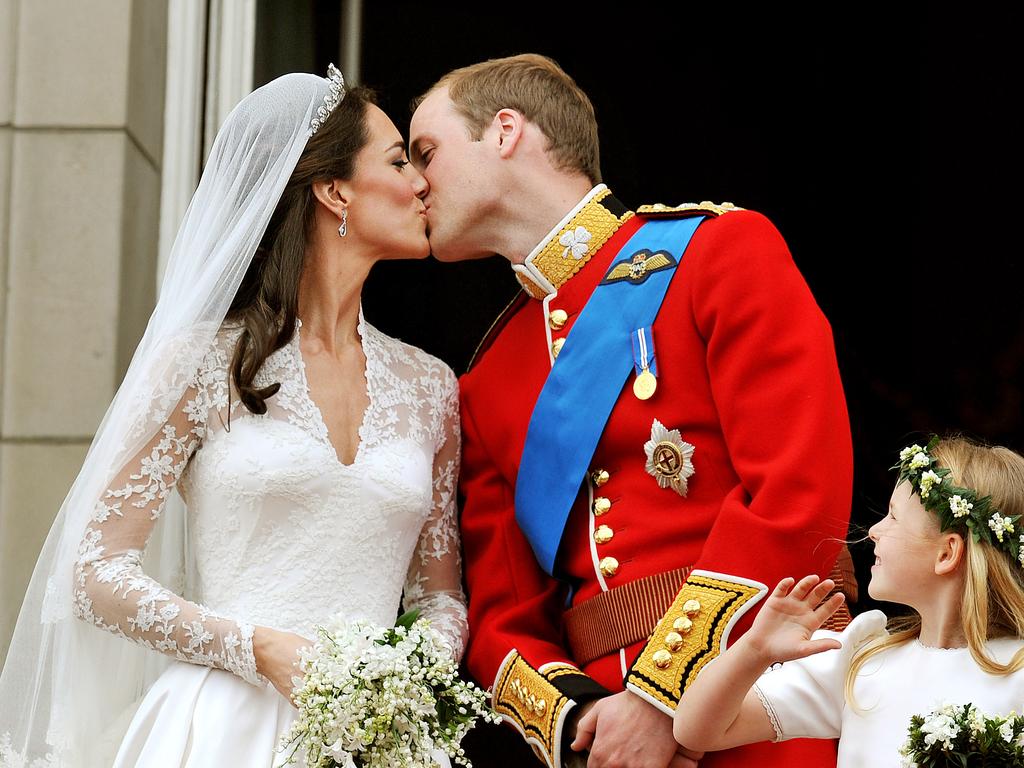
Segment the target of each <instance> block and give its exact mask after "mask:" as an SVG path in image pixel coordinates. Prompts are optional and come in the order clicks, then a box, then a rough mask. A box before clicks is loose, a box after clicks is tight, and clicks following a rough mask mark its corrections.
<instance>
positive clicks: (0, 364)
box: [0, 0, 13, 434]
mask: <svg viewBox="0 0 1024 768" xmlns="http://www.w3.org/2000/svg"><path fill="white" fill-rule="evenodd" d="M2 2H4V0H0V3H2ZM12 140H13V136H12V131H11V129H10V128H3V127H0V371H2V370H3V368H4V342H3V340H4V328H5V326H6V317H7V313H6V311H5V310H6V306H7V246H8V241H9V240H10V231H11V230H10V218H9V213H10V205H9V204H10V194H9V193H10V189H11V141H12ZM3 397H4V390H3V380H2V378H0V402H3ZM0 434H2V432H0Z"/></svg>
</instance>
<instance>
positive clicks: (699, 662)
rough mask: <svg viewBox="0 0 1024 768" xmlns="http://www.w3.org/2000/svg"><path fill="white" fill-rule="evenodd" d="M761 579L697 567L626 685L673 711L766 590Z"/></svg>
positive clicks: (648, 643)
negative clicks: (701, 569) (734, 628)
mask: <svg viewBox="0 0 1024 768" xmlns="http://www.w3.org/2000/svg"><path fill="white" fill-rule="evenodd" d="M767 592H768V587H766V586H765V585H764V584H762V583H761V582H759V581H751V580H750V579H744V578H742V577H740V576H731V575H729V574H724V573H713V572H711V571H697V570H695V571H693V572H692V573H691V574H690V577H689V578H688V579H687V581H686V583H685V584H684V585H683V588H682V589H680V590H679V594H678V595H676V599H675V600H674V601H673V603H672V606H671V607H670V608H669V609H668V612H667V613H666V614H665V615H664V616H663V617H662V619H661V621H660V622H658V626H656V627H655V628H654V632H652V633H651V637H650V639H649V640H648V641H647V645H646V646H644V649H643V651H641V653H640V655H639V656H638V657H637V659H636V661H635V662H633V666H632V667H631V668H630V670H629V672H628V673H627V675H626V680H625V683H626V688H627V689H629V690H630V691H632V692H633V693H635V694H637V695H638V696H640V697H641V698H642V699H645V700H646V701H648V702H650V703H651V704H653V705H654V706H656V707H657V708H658V709H660V710H661V711H662V712H664V713H666V714H668V715H671V714H672V713H673V712H674V711H675V708H676V705H677V704H678V703H679V697H680V696H682V695H683V691H684V690H686V687H687V686H688V685H689V684H690V683H691V682H693V680H694V679H696V677H697V674H698V673H699V672H700V671H701V669H703V668H704V665H705V664H707V663H708V662H709V661H711V660H712V659H713V658H715V657H716V656H717V655H718V654H719V653H721V652H722V651H724V650H725V648H726V645H727V643H728V639H729V632H730V631H731V630H732V628H733V626H735V624H736V622H737V621H739V619H740V617H741V616H742V615H743V614H744V613H746V612H747V611H748V610H750V609H751V608H752V607H753V606H754V605H756V604H757V603H758V601H760V600H761V598H763V597H764V596H765V594H767Z"/></svg>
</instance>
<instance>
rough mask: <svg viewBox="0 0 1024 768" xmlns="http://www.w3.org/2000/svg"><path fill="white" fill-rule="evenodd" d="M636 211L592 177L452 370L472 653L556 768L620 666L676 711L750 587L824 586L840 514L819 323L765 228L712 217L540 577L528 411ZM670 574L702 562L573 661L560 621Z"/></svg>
mask: <svg viewBox="0 0 1024 768" xmlns="http://www.w3.org/2000/svg"><path fill="white" fill-rule="evenodd" d="M702 205H703V204H702ZM645 208H647V207H642V208H641V209H640V210H641V213H640V214H634V213H633V212H631V211H628V210H626V209H625V208H624V207H623V206H622V205H621V203H619V202H618V201H617V200H615V198H614V197H612V196H611V195H610V193H609V192H608V191H607V189H606V188H604V186H603V185H601V186H598V187H596V188H595V189H594V190H592V191H591V193H590V194H589V195H588V196H587V197H586V198H585V199H584V200H583V201H582V202H581V204H580V205H579V206H577V208H576V209H574V211H572V212H570V214H569V215H568V216H567V217H566V219H565V220H563V221H562V222H561V223H560V224H559V226H557V227H555V229H554V230H552V232H551V233H550V235H549V237H548V238H546V239H545V241H544V242H542V243H541V244H540V245H539V246H538V248H537V249H535V251H534V252H533V254H531V256H530V257H529V258H528V259H527V262H526V264H524V265H519V266H517V267H514V268H515V269H516V270H517V272H518V276H519V279H520V282H521V283H522V284H523V286H524V289H525V293H524V295H523V296H522V297H521V298H520V299H519V300H517V301H516V302H514V303H513V305H512V306H511V307H510V308H509V310H507V311H506V314H505V316H504V317H503V318H502V320H501V321H500V323H499V324H498V325H497V326H496V327H497V330H495V331H492V333H491V334H490V337H489V339H488V340H485V345H484V346H483V350H482V352H480V353H479V354H478V355H477V359H476V361H475V364H474V365H473V366H472V368H471V370H470V371H469V372H468V373H466V374H465V375H464V376H463V377H462V379H461V409H462V427H463V435H464V438H463V458H462V469H461V481H460V488H461V493H462V495H463V497H464V504H463V507H462V536H463V545H464V551H465V573H466V580H467V586H468V590H469V623H470V627H471V638H470V643H469V648H468V650H467V662H468V666H469V669H470V671H471V673H472V674H473V675H474V676H475V677H476V678H477V679H479V680H480V681H481V682H482V683H483V684H484V685H490V684H492V682H493V703H494V706H495V707H496V708H497V710H498V711H499V712H500V713H501V714H502V715H503V717H504V719H505V720H506V721H507V722H509V723H511V724H512V725H513V726H515V727H516V728H517V729H518V730H519V731H520V732H521V733H522V734H523V735H524V736H525V737H526V739H527V740H528V741H529V742H530V744H531V745H532V746H533V747H534V749H535V751H536V752H537V753H538V755H539V756H540V757H542V758H543V759H544V760H545V761H546V762H547V763H548V764H549V765H551V766H557V765H559V764H560V762H561V759H562V757H564V755H563V754H562V750H563V745H562V736H563V733H562V729H563V725H564V723H565V722H567V720H568V715H569V712H570V711H571V710H572V708H573V707H574V706H576V705H579V704H582V703H583V702H585V701H588V700H591V699H593V698H595V697H597V696H601V695H606V694H607V693H608V692H610V691H621V690H622V689H623V684H624V683H623V680H624V677H626V676H627V674H628V677H629V682H630V686H629V687H630V689H631V690H633V691H634V692H636V693H638V694H641V695H642V696H643V697H644V698H646V699H647V700H648V701H650V702H651V703H652V704H654V705H656V706H659V707H660V708H662V709H663V710H664V711H666V712H671V711H672V709H674V706H675V703H676V702H677V701H678V697H679V694H680V693H681V691H682V690H683V689H684V688H685V685H686V684H687V682H688V681H689V680H690V679H692V677H693V676H694V675H695V674H696V672H697V671H699V669H700V667H701V666H702V665H703V664H704V663H706V661H708V660H710V658H712V657H713V656H714V655H715V654H716V653H717V652H718V651H719V650H720V648H721V646H722V645H723V644H724V643H725V641H726V639H727V637H726V636H727V635H729V634H730V633H731V637H732V638H733V639H735V637H737V636H738V635H739V634H740V633H741V632H742V631H743V630H745V629H746V627H747V626H749V620H750V617H751V616H752V615H753V613H755V612H756V611H749V612H747V613H746V615H743V616H742V617H741V618H739V620H738V621H737V617H738V616H739V615H740V614H741V613H742V612H743V610H745V609H746V608H747V607H750V606H751V605H753V604H754V603H756V601H757V600H758V599H760V596H761V593H759V590H758V589H757V587H756V585H757V584H758V583H760V584H762V585H765V586H766V587H768V588H772V587H774V586H775V584H776V583H778V581H779V580H780V579H782V578H784V577H786V576H795V577H797V578H799V577H801V576H804V575H806V574H808V573H818V574H820V575H822V576H824V575H826V574H828V573H829V570H830V568H831V567H832V565H833V562H834V561H835V558H836V555H837V552H838V551H839V548H840V541H841V540H842V539H843V538H844V537H845V536H846V531H847V526H848V522H849V509H850V501H851V487H852V474H853V470H852V449H851V441H850V429H849V421H848V417H847V412H846V405H845V400H844V397H843V391H842V385H841V382H840V378H839V372H838V368H837V364H836V358H835V352H834V348H833V343H832V335H831V329H830V327H829V324H828V322H827V321H826V319H825V317H824V316H823V315H822V313H821V311H820V309H819V308H818V306H817V305H816V303H815V301H814V298H813V297H812V295H811V293H810V291H809V289H808V287H807V285H806V283H805V282H804V280H803V278H802V277H801V275H800V273H799V272H798V271H797V269H796V266H795V265H794V263H793V260H792V258H791V256H790V254H789V251H788V249H787V248H786V245H785V242H784V241H783V239H782V237H781V236H780V235H779V233H778V232H777V230H776V229H775V228H774V227H773V226H772V224H771V223H770V222H769V221H768V220H767V219H766V218H764V217H763V216H761V215H760V214H757V213H754V212H750V211H743V210H738V209H733V208H732V207H719V206H710V207H708V208H706V209H704V212H705V213H706V214H708V215H709V218H707V219H706V220H705V221H703V222H702V223H701V224H700V226H699V227H698V228H697V231H696V233H695V234H694V235H693V237H692V239H691V241H690V244H689V247H688V248H687V249H686V251H685V253H684V255H683V257H682V259H681V261H680V265H679V267H678V268H677V273H676V274H675V276H674V277H673V279H672V282H671V284H670V286H669V289H668V292H667V294H666V296H665V299H664V302H663V304H662V306H661V309H660V311H659V313H658V315H657V318H656V320H655V321H654V323H653V326H652V328H653V336H654V342H655V348H656V365H657V373H658V378H657V389H656V391H655V393H654V395H653V396H652V397H650V399H647V400H641V399H639V398H638V397H636V396H635V394H634V391H633V387H632V384H633V375H632V374H631V375H630V377H629V381H627V383H626V385H625V386H624V388H623V390H622V393H621V395H620V396H619V398H618V401H617V402H616V404H615V406H614V408H613V410H612V412H611V415H610V417H609V418H608V421H607V424H606V426H605V429H604V431H603V433H602V436H601V438H600V441H599V443H598V445H597V448H596V451H595V452H594V455H593V459H592V461H591V466H590V470H591V473H590V475H589V476H588V477H587V478H582V477H581V478H580V482H581V486H582V490H581V493H580V496H579V497H578V498H577V501H576V503H575V505H574V507H573V509H572V511H571V512H570V516H569V520H568V523H567V524H566V527H565V531H564V534H563V537H562V540H561V544H560V547H559V550H558V557H557V561H556V576H557V578H553V577H552V576H549V575H548V574H546V573H545V572H544V571H543V570H542V569H541V568H540V566H539V565H538V563H537V560H536V559H535V556H534V553H533V551H532V549H531V547H530V544H529V542H528V541H527V539H526V537H525V536H524V535H523V532H522V531H521V530H520V528H519V527H518V525H517V523H516V517H515V505H514V499H515V483H516V477H517V474H518V471H519V463H520V456H521V454H522V450H523V445H524V441H525V438H526V433H527V427H528V425H529V423H530V417H531V414H532V411H533V406H534V403H535V401H536V400H537V397H538V395H539V393H540V391H541V389H542V387H543V385H544V381H545V379H546V377H547V376H548V373H549V372H550V370H551V367H552V365H553V364H555V361H556V359H557V354H558V352H559V351H560V349H561V346H562V345H563V344H564V343H565V338H566V337H567V336H568V334H569V332H570V331H571V329H572V327H573V323H574V320H575V318H576V317H577V316H578V315H579V313H580V312H581V311H582V310H583V308H584V305H585V304H586V302H587V299H588V298H589V297H590V295H591V293H592V292H593V291H594V289H595V287H596V286H597V284H598V283H599V282H600V281H601V280H602V278H604V277H605V275H606V273H607V272H608V271H609V267H610V266H611V265H612V264H613V261H614V262H616V263H618V262H620V261H622V260H623V259H628V257H630V255H631V254H628V253H624V252H623V253H620V252H619V251H620V249H621V248H622V246H623V245H624V244H625V243H626V241H628V240H629V238H630V237H631V236H632V235H633V234H634V233H635V232H636V231H637V230H638V229H639V228H640V227H641V225H642V224H643V223H644V220H645V216H644V214H643V213H642V212H643V211H644V210H645ZM692 212H693V211H691V210H689V209H688V207H681V208H680V209H662V210H660V211H654V212H652V213H651V214H648V215H661V216H663V215H670V216H671V215H690V214H692ZM527 294H528V296H529V298H528V297H527ZM658 422H660V425H661V426H662V427H664V431H662V432H659V431H658V426H659V425H658ZM671 430H678V436H670V437H677V438H678V439H676V440H675V441H674V442H675V443H676V444H677V445H678V446H680V448H681V449H683V450H685V449H687V448H688V447H690V446H692V456H690V460H691V463H692V469H693V473H692V475H691V476H689V478H688V479H687V481H686V483H685V486H686V487H685V495H682V494H681V493H680V491H679V489H678V487H673V486H672V484H671V483H667V484H666V483H659V482H658V478H657V474H658V473H657V471H655V470H654V469H652V466H651V464H652V461H651V459H652V457H651V455H650V445H648V442H649V441H652V438H653V442H654V443H657V442H658V440H660V439H662V438H665V436H666V435H665V431H671ZM645 446H646V448H645ZM676 485H677V486H678V485H679V483H677V484H676ZM663 486H665V487H663ZM680 568H696V569H699V571H698V574H692V575H690V576H689V578H688V579H687V581H686V583H685V584H683V586H682V588H681V590H680V591H679V593H678V595H676V597H675V599H674V601H673V602H672V605H671V606H669V608H668V610H667V611H665V613H664V615H663V616H661V619H660V620H658V619H657V618H656V619H655V620H654V621H653V622H652V624H656V625H655V626H650V625H649V626H646V627H643V628H642V631H641V632H640V634H639V635H636V637H637V639H636V640H635V641H632V642H629V643H628V644H627V645H626V646H625V647H621V648H612V649H610V650H608V651H607V652H606V653H604V655H601V656H599V657H598V658H593V659H587V660H585V661H581V660H577V659H576V658H575V657H574V653H573V651H572V649H571V648H570V646H569V643H568V641H567V635H566V610H567V608H569V607H570V606H572V607H575V606H580V605H583V604H584V603H586V602H587V601H589V600H591V599H593V598H595V597H597V596H600V595H602V594H603V593H608V592H609V591H611V590H615V589H616V588H619V587H623V586H625V585H628V584H630V583H633V582H635V584H634V586H645V585H647V584H648V582H649V581H650V580H651V579H657V577H658V574H663V573H665V572H676V573H678V571H677V570H676V569H680ZM678 578H679V581H680V582H681V581H682V578H685V577H678ZM751 584H754V585H755V586H754V587H751V586H750V585H751ZM677 586H678V585H676V586H674V587H673V593H674V591H675V589H676V588H677ZM645 588H646V586H645ZM642 591H643V590H637V592H638V593H639V592H642ZM625 592H626V591H625V590H623V591H622V592H621V593H620V596H621V594H625ZM670 594H671V593H670ZM723 594H725V595H728V596H729V599H728V600H725V601H722V600H719V598H718V596H719V595H723ZM639 599H640V598H637V600H639ZM730 601H731V602H730ZM627 602H628V601H627ZM591 605H593V604H591ZM694 606H697V607H696V608H695V607H694ZM715 606H727V607H725V608H722V607H719V608H716V607H715ZM683 619H686V621H683V622H682V624H681V623H680V621H681V620H683ZM605 627H606V628H607V633H608V637H619V636H620V635H622V632H621V631H620V630H621V628H620V627H617V626H615V619H614V618H612V619H609V620H608V621H607V622H605V623H601V622H598V623H597V624H596V625H592V626H591V627H590V630H591V634H592V635H594V639H595V640H596V641H597V642H598V644H600V642H601V641H602V640H603V639H604V640H607V638H602V634H603V628H605ZM672 632H676V634H671V633H672ZM634 634H635V633H634ZM684 634H685V637H683V636H682V635H684ZM611 642H612V643H615V642H618V641H616V640H615V639H612V640H611ZM834 760H835V749H834V744H833V743H832V742H809V741H800V742H789V743H786V744H779V745H764V744H762V745H752V746H750V747H744V748H742V749H737V750H730V751H727V752H721V753H717V754H714V755H708V756H707V757H706V758H705V759H704V760H703V761H702V762H701V765H702V766H708V767H709V768H710V767H711V766H721V765H735V766H740V765H754V764H757V765H762V766H787V767H788V768H792V767H793V766H802V765H806V766H816V767H817V766H825V765H829V764H834Z"/></svg>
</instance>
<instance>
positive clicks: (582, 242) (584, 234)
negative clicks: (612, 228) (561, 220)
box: [558, 227, 591, 260]
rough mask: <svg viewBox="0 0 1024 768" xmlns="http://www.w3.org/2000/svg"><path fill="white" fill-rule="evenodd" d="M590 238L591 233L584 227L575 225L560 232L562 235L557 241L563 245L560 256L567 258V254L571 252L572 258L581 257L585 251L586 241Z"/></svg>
mask: <svg viewBox="0 0 1024 768" xmlns="http://www.w3.org/2000/svg"><path fill="white" fill-rule="evenodd" d="M590 238H591V234H590V232H588V231H587V229H586V228H585V227H576V229H575V230H572V231H569V232H564V233H562V236H561V237H560V238H558V242H559V243H561V244H562V245H564V246H565V250H564V251H562V258H563V259H564V258H567V257H568V256H569V254H572V257H573V258H574V259H577V260H579V259H582V258H583V255H584V254H585V253H586V252H587V243H589V242H590Z"/></svg>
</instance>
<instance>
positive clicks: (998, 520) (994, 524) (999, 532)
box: [988, 512, 1013, 543]
mask: <svg viewBox="0 0 1024 768" xmlns="http://www.w3.org/2000/svg"><path fill="white" fill-rule="evenodd" d="M988 527H989V528H991V529H992V530H993V531H994V532H995V534H996V538H997V539H999V542H1000V543H1002V541H1003V534H1004V533H1013V521H1012V520H1010V518H1008V517H1003V516H1002V515H1000V514H999V513H998V512H993V513H992V517H991V518H989V521H988Z"/></svg>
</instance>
